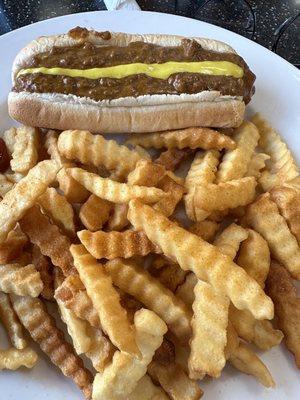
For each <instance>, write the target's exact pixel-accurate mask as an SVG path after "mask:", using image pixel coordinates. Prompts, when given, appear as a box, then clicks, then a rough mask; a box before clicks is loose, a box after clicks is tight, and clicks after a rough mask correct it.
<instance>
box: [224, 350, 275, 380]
mask: <svg viewBox="0 0 300 400" xmlns="http://www.w3.org/2000/svg"><path fill="white" fill-rule="evenodd" d="M229 361H230V363H231V364H232V365H233V366H234V367H235V368H236V369H238V370H239V371H242V372H243V373H244V374H248V375H253V376H254V377H255V378H256V379H258V381H259V382H260V383H261V384H262V385H264V386H265V387H267V388H271V387H275V382H274V380H273V378H272V375H271V374H270V372H269V370H268V368H267V367H266V366H265V364H264V363H263V362H262V361H261V359H260V358H259V357H258V356H257V355H256V354H255V353H254V352H253V351H252V350H251V349H250V348H248V347H247V346H246V345H245V344H243V343H241V342H240V343H239V346H238V348H237V349H236V350H235V351H234V352H233V354H231V356H230V359H229Z"/></svg>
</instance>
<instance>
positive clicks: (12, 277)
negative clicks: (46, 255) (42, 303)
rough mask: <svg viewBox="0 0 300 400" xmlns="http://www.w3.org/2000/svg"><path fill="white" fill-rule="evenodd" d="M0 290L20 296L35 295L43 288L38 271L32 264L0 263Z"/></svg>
mask: <svg viewBox="0 0 300 400" xmlns="http://www.w3.org/2000/svg"><path fill="white" fill-rule="evenodd" d="M0 277H1V278H0V290H2V291H3V292H5V293H15V294H18V295H20V296H32V297H37V296H38V295H39V294H40V293H41V291H42V290H43V282H42V280H41V277H40V273H39V272H38V271H37V270H36V269H35V267H34V265H32V264H29V265H26V266H25V267H23V266H22V265H20V264H4V265H0Z"/></svg>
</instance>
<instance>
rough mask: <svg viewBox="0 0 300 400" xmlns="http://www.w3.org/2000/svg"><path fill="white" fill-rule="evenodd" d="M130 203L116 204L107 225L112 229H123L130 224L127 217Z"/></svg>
mask: <svg viewBox="0 0 300 400" xmlns="http://www.w3.org/2000/svg"><path fill="white" fill-rule="evenodd" d="M127 213H128V204H114V205H113V212H112V215H111V217H110V218H109V220H108V223H107V227H108V229H109V230H110V231H121V230H122V229H124V228H126V226H127V225H129V221H128V219H127Z"/></svg>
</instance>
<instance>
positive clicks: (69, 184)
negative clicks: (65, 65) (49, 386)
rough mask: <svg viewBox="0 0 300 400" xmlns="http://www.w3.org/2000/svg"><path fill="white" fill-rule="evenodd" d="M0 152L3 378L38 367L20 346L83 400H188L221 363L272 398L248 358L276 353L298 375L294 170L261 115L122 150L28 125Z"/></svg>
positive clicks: (299, 254) (260, 367)
mask: <svg viewBox="0 0 300 400" xmlns="http://www.w3.org/2000/svg"><path fill="white" fill-rule="evenodd" d="M1 138H2V143H0V145H2V146H3V143H5V149H4V150H5V151H6V152H7V154H8V155H9V159H10V165H9V168H8V169H7V170H5V171H1V172H2V173H1V174H0V196H1V198H2V200H1V202H0V320H1V322H2V324H3V326H4V327H5V329H6V331H7V334H8V337H9V339H10V342H11V347H10V348H8V349H1V350H0V369H5V368H6V369H11V370H15V369H17V368H20V367H22V366H23V367H27V368H32V367H33V366H34V365H35V364H36V362H37V359H38V356H37V354H36V353H35V351H34V350H33V349H32V348H31V347H30V343H28V340H26V338H25V335H24V332H25V331H27V332H28V333H29V335H30V336H31V338H32V339H33V341H35V342H36V343H38V345H39V346H40V348H41V350H42V351H43V352H44V353H45V354H46V355H47V356H48V357H49V358H50V360H51V362H52V363H53V364H55V365H56V366H57V367H58V368H60V369H61V371H62V373H63V374H64V375H66V376H68V377H70V378H71V379H73V381H74V382H75V383H76V384H77V385H78V387H79V388H80V389H81V390H82V392H83V394H84V396H85V397H86V398H87V399H93V400H121V399H126V400H134V399H138V400H151V399H152V400H154V399H156V400H158V399H171V400H183V399H184V400H197V399H200V398H201V396H202V394H203V392H202V390H201V389H200V386H199V384H198V382H197V381H198V380H199V379H203V378H204V377H205V376H209V377H211V378H213V379H217V378H218V377H220V375H221V373H222V370H223V368H224V367H225V365H226V363H227V362H228V363H230V364H231V365H233V366H234V367H235V368H236V369H237V370H239V371H240V372H242V373H245V374H249V375H252V376H253V377H254V378H256V379H257V380H258V381H259V382H260V383H261V384H263V385H264V386H266V387H273V386H274V385H275V382H274V380H273V378H272V376H271V374H270V372H269V370H268V368H267V366H266V365H265V364H264V363H263V362H262V360H261V359H260V358H259V356H258V355H257V354H256V352H255V351H254V350H253V349H254V348H255V347H256V348H257V349H259V350H263V351H267V350H269V349H270V348H272V347H274V346H278V345H279V344H280V342H281V341H282V340H284V342H285V345H286V346H287V348H288V349H289V350H290V351H291V352H292V353H293V354H294V356H295V361H296V364H297V366H298V367H299V368H300V299H299V298H297V294H296V289H295V286H294V283H293V279H296V280H297V279H300V247H299V245H300V177H299V170H298V167H297V165H296V163H295V161H294V159H293V157H292V155H291V152H290V151H289V149H288V148H287V146H286V144H285V143H284V142H283V141H282V139H281V138H280V136H279V135H278V134H277V133H276V132H275V131H274V130H273V129H272V128H271V126H270V125H269V124H268V123H267V122H266V121H265V120H264V119H263V118H262V117H261V116H260V115H255V116H254V117H253V119H252V121H251V122H249V121H244V123H243V124H242V125H241V126H240V127H239V128H238V129H236V130H230V131H229V130H227V131H226V130H224V131H222V132H221V131H216V130H212V129H206V128H188V129H184V130H180V131H171V132H163V133H150V134H138V135H131V136H130V137H129V139H128V140H127V142H126V145H120V144H118V143H117V142H116V141H114V140H111V139H109V140H108V139H106V138H104V137H103V136H101V135H92V134H91V133H89V132H86V131H72V130H69V131H64V132H61V133H59V132H55V131H48V132H40V131H39V130H38V129H35V128H30V127H25V126H22V127H19V128H11V129H10V130H8V131H6V132H4V133H2V134H1ZM150 148H154V149H156V150H155V152H156V154H155V155H153V153H151V154H152V156H151V155H150V152H149V149H150ZM159 151H160V153H159V154H157V153H158V152H159ZM189 161H190V167H189V170H188V172H187V174H186V176H185V177H182V174H181V176H179V175H180V174H178V169H180V166H181V164H182V163H183V162H184V163H185V164H186V165H187V164H188V162H189ZM1 165H3V163H2V164H1V163H0V166H1ZM49 302H52V303H54V304H56V306H57V313H58V314H59V315H60V317H61V320H62V321H63V322H64V324H65V325H66V331H67V332H68V334H69V336H70V338H71V342H72V345H71V344H69V342H68V341H67V340H66V338H65V334H64V333H63V332H62V331H61V330H60V329H59V328H58V327H57V325H56V322H55V319H54V318H53V316H52V315H51V314H50V313H49V311H48V306H49ZM274 317H276V323H275V319H274ZM85 359H89V360H90V361H91V364H90V365H92V368H93V371H91V370H90V369H91V368H90V369H88V368H87V367H86V366H85V364H84V360H85ZM211 384H213V383H211Z"/></svg>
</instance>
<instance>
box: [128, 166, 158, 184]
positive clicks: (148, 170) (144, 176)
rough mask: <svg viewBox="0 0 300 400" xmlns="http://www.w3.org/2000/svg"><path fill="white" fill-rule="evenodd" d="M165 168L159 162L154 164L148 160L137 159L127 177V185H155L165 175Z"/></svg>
mask: <svg viewBox="0 0 300 400" xmlns="http://www.w3.org/2000/svg"><path fill="white" fill-rule="evenodd" d="M165 172H166V170H165V168H164V166H163V165H161V164H155V163H153V162H151V161H150V160H139V161H138V162H137V163H136V166H135V169H134V170H133V171H131V172H130V174H129V175H128V177H127V183H128V184H129V185H139V186H149V187H150V186H156V185H157V184H158V182H159V180H160V179H161V178H162V177H163V176H164V175H165Z"/></svg>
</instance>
